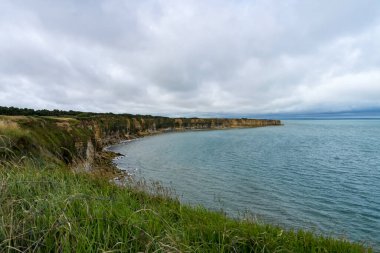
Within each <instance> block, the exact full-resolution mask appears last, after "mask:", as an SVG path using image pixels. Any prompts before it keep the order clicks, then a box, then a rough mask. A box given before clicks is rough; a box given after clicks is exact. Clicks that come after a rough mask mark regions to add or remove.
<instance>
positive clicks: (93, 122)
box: [0, 115, 281, 170]
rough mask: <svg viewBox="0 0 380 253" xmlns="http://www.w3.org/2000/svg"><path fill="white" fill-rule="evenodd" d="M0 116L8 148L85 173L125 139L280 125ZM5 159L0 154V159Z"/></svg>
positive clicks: (251, 121) (246, 121)
mask: <svg viewBox="0 0 380 253" xmlns="http://www.w3.org/2000/svg"><path fill="white" fill-rule="evenodd" d="M0 117H1V118H0V123H1V124H0V136H1V135H5V136H6V135H7V131H8V132H10V131H11V132H12V134H11V135H10V136H11V137H10V138H11V141H9V147H6V148H7V149H9V150H15V151H17V153H19V154H20V155H31V156H33V157H38V156H45V158H46V157H49V159H50V160H54V159H55V160H57V161H61V162H65V163H68V164H72V163H77V164H78V163H81V164H82V165H83V167H84V169H85V170H90V169H91V164H92V163H93V162H94V161H96V159H97V156H98V155H99V153H100V152H101V151H102V150H103V148H104V147H105V146H107V145H111V144H115V143H117V142H119V141H121V140H125V139H132V138H137V137H142V136H146V135H151V134H155V133H160V132H168V131H185V130H199V129H203V130H207V129H210V130H211V129H227V128H242V127H263V126H277V125H281V122H280V121H279V120H257V119H217V118H214V119H199V118H167V117H153V116H119V115H114V116H96V117H88V118H64V117H55V118H52V117H33V116H28V117H26V116H25V117H24V116H23V117H14V116H0ZM4 122H5V123H4ZM15 126H17V127H15ZM20 143H21V144H22V145H21V144H20ZM7 149H4V150H7ZM7 156H8V154H6V153H1V152H0V157H7Z"/></svg>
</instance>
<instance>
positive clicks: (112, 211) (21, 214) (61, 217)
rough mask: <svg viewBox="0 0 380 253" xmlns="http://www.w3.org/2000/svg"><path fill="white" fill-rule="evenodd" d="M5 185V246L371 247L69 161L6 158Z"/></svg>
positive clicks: (0, 210) (0, 199)
mask: <svg viewBox="0 0 380 253" xmlns="http://www.w3.org/2000/svg"><path fill="white" fill-rule="evenodd" d="M0 190H1V195H0V203H2V204H1V206H0V216H1V220H0V251H1V252H139V251H145V252H154V251H164V252H370V251H366V250H365V249H364V248H363V247H362V246H361V245H358V244H352V243H349V242H345V241H340V240H336V239H332V238H327V237H322V236H318V235H314V234H312V233H309V232H303V231H298V232H295V231H284V230H282V229H281V228H278V227H274V226H269V225H261V224H256V223H253V222H249V221H243V220H240V221H239V220H233V219H230V218H227V217H225V216H224V215H223V214H219V213H216V212H211V211H207V210H205V209H204V208H202V207H189V206H185V205H181V204H180V203H179V202H178V201H177V200H175V199H171V198H169V197H168V196H167V195H166V194H165V191H163V190H162V188H160V187H155V190H156V191H155V192H156V194H147V193H144V192H143V191H141V190H139V189H137V188H135V187H119V186H116V185H114V184H111V183H109V181H108V180H106V179H104V178H102V177H98V176H95V175H89V174H81V173H79V174H78V173H73V172H72V171H70V170H68V169H67V168H65V167H62V168H57V167H48V166H46V167H35V165H33V163H28V162H26V164H25V162H22V164H21V165H16V164H3V165H2V167H1V169H0ZM153 190H154V189H153ZM151 191H152V189H151Z"/></svg>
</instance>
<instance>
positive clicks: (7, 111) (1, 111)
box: [0, 106, 166, 118]
mask: <svg viewBox="0 0 380 253" xmlns="http://www.w3.org/2000/svg"><path fill="white" fill-rule="evenodd" d="M0 115H9V116H55V117H59V116H74V117H83V118H85V117H93V116H114V115H120V116H128V117H132V116H135V117H136V116H137V117H140V116H142V117H146V118H166V117H159V116H151V115H132V114H128V113H123V114H114V113H111V112H108V113H95V112H80V111H73V110H70V111H63V110H57V109H55V110H47V109H42V110H34V109H29V108H17V107H13V106H11V107H6V106H0Z"/></svg>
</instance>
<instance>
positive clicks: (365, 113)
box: [178, 108, 380, 120]
mask: <svg viewBox="0 0 380 253" xmlns="http://www.w3.org/2000/svg"><path fill="white" fill-rule="evenodd" d="M178 115H180V114H178ZM195 115H197V116H196V117H200V118H203V117H217V118H219V117H220V118H255V119H279V120H303V119H305V120H323V119H326V120H331V119H380V108H376V109H367V110H352V111H338V112H289V113H262V114H260V113H196V114H193V113H190V114H186V115H185V116H186V117H191V116H195Z"/></svg>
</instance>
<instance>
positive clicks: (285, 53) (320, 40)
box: [0, 0, 380, 115]
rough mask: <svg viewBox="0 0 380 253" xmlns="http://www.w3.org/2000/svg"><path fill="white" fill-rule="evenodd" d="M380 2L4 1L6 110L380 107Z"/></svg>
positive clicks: (0, 41)
mask: <svg viewBox="0 0 380 253" xmlns="http://www.w3.org/2000/svg"><path fill="white" fill-rule="evenodd" d="M379 12H380V1H378V0H373V1H368V0H360V1H358V0H341V1H331V0H315V1H314V0H313V1H312V0H300V1H291V0H277V1H271V0H262V1H260V0H258V1H254V0H250V1H248V0H199V1H196V0H177V1H176V0H161V1H160V0H151V1H150V0H147V1H144V0H136V1H134V0H124V1H123V0H80V1H78V0H64V1H61V0H55V1H53V0H51V1H47V0H1V1H0V105H3V106H17V107H30V108H48V109H54V108H58V109H65V110H69V109H73V110H82V111H97V112H108V111H112V112H116V113H118V112H129V113H144V114H145V113H148V114H165V115H180V114H183V115H187V114H197V113H255V114H257V113H287V112H326V111H327V112H331V111H342V110H345V111H346V110H359V109H367V108H380V13H379Z"/></svg>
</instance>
